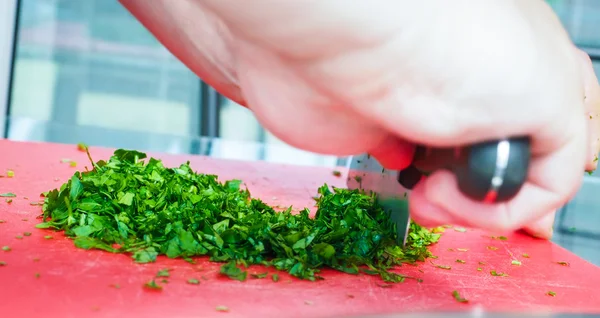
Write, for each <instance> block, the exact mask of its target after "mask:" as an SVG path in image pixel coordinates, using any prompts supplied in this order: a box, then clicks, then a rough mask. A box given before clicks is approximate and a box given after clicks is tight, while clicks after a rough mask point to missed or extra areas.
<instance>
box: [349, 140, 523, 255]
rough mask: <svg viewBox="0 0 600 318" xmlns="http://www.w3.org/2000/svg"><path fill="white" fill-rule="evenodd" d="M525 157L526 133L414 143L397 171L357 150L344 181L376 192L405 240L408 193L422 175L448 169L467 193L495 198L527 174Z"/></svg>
mask: <svg viewBox="0 0 600 318" xmlns="http://www.w3.org/2000/svg"><path fill="white" fill-rule="evenodd" d="M530 160H531V145H530V139H529V137H516V138H509V139H501V140H496V141H485V142H480V143H476V144H472V145H470V146H467V147H456V148H429V147H425V146H417V148H416V150H415V154H414V157H413V161H412V164H411V165H410V166H409V167H408V168H406V169H403V170H400V171H399V170H389V169H385V168H384V167H383V166H382V165H381V164H380V163H379V162H378V161H377V159H375V158H374V157H372V156H370V155H369V154H361V155H357V156H353V157H351V158H350V160H349V161H348V179H347V187H348V188H349V189H361V190H363V191H365V193H367V194H373V193H374V194H375V195H376V200H377V202H378V203H379V204H380V205H381V206H382V207H383V209H384V210H385V211H386V212H387V213H388V214H389V216H390V219H391V221H392V222H393V223H395V225H396V232H397V242H398V244H399V245H401V246H404V244H405V243H406V236H407V235H408V230H409V228H410V214H409V209H408V195H409V193H410V190H412V189H413V188H414V187H415V186H416V185H417V184H418V183H419V181H420V180H422V179H423V178H425V177H426V176H427V175H429V174H430V173H432V172H434V171H436V170H439V169H446V170H449V171H451V172H453V173H454V174H455V176H456V178H457V182H458V188H459V190H460V191H461V193H463V194H464V195H465V196H466V197H468V198H470V199H472V200H475V201H478V202H484V203H490V204H491V203H499V202H505V201H508V200H510V199H512V198H513V197H514V196H515V195H517V193H518V192H519V190H520V189H521V187H522V186H523V183H524V182H525V180H526V179H527V173H528V171H529V163H530Z"/></svg>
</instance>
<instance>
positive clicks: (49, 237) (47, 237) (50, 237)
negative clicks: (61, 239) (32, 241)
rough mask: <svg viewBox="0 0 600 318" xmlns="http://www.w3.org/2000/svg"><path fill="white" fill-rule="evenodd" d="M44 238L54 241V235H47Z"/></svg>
mask: <svg viewBox="0 0 600 318" xmlns="http://www.w3.org/2000/svg"><path fill="white" fill-rule="evenodd" d="M44 238H45V239H47V240H51V239H53V237H52V235H45V236H44Z"/></svg>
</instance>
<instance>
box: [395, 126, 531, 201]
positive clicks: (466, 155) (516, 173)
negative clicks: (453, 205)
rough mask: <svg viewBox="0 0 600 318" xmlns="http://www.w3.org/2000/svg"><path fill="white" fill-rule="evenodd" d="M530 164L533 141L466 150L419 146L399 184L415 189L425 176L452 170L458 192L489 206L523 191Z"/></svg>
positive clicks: (502, 142) (522, 139)
mask: <svg viewBox="0 0 600 318" xmlns="http://www.w3.org/2000/svg"><path fill="white" fill-rule="evenodd" d="M530 160H531V144H530V139H529V137H517V138H510V139H503V140H497V141H487V142H481V143H477V144H473V145H471V146H469V147H466V148H448V149H446V148H426V147H422V146H419V147H417V150H416V152H415V156H414V159H413V164H412V166H411V167H409V168H407V169H405V170H402V171H400V173H399V175H398V181H399V182H400V183H401V184H402V186H404V187H405V188H407V189H412V188H413V187H414V186H415V185H416V183H418V181H419V180H420V179H421V178H422V175H426V174H428V173H431V172H433V171H435V170H438V169H448V170H451V171H452V172H453V173H454V174H455V175H456V178H457V180H458V188H459V189H460V191H461V192H462V193H463V194H464V195H465V196H467V197H469V198H471V199H473V200H477V201H483V202H489V203H491V202H504V201H508V200H510V199H512V198H513V197H514V196H515V195H517V193H518V192H519V190H521V187H522V186H523V184H524V183H525V180H526V179H527V173H528V171H529V163H530Z"/></svg>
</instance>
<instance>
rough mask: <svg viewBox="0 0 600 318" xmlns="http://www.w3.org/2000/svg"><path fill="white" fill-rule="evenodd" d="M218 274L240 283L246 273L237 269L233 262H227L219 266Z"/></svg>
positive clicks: (244, 278)
mask: <svg viewBox="0 0 600 318" xmlns="http://www.w3.org/2000/svg"><path fill="white" fill-rule="evenodd" d="M220 273H221V274H222V275H226V276H227V277H229V278H231V279H235V280H239V281H241V282H243V281H245V280H246V277H247V275H248V272H247V271H245V270H243V269H241V268H239V267H237V265H236V264H235V261H231V262H228V263H227V264H225V265H222V266H221V270H220Z"/></svg>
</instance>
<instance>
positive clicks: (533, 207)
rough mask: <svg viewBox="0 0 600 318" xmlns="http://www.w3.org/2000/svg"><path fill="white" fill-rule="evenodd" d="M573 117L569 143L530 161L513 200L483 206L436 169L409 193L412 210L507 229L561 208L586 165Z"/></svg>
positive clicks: (581, 129)
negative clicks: (441, 213) (443, 213)
mask: <svg viewBox="0 0 600 318" xmlns="http://www.w3.org/2000/svg"><path fill="white" fill-rule="evenodd" d="M572 117H573V120H574V122H573V124H571V125H568V126H567V127H569V128H570V130H567V133H566V135H567V138H568V139H567V140H568V142H567V143H566V144H565V145H563V146H562V147H560V148H559V149H558V150H557V151H556V152H554V153H552V154H548V155H545V156H541V157H537V158H533V159H532V162H531V167H530V171H529V176H528V181H527V182H526V183H525V184H524V185H523V187H522V188H521V190H520V192H519V193H518V194H517V195H516V196H515V197H514V198H513V199H512V200H511V201H509V202H506V203H502V204H484V203H481V202H476V201H473V200H470V199H468V198H467V197H465V196H464V195H463V194H462V193H460V191H459V190H458V187H457V182H456V177H455V176H454V175H453V174H452V173H450V172H448V171H437V172H435V173H433V174H432V175H430V176H429V177H428V178H426V179H425V180H423V181H422V182H421V183H419V184H418V185H417V186H416V188H415V190H414V191H413V193H412V194H411V205H413V206H412V210H414V211H417V213H421V212H420V210H421V209H424V210H427V209H430V207H429V206H428V205H429V204H432V205H434V206H437V207H438V208H440V209H442V210H445V211H446V212H448V213H449V214H450V215H451V217H452V218H453V219H455V220H457V221H462V222H463V223H466V224H468V225H469V226H473V227H482V228H486V229H488V230H497V231H508V230H517V229H519V228H521V227H522V226H524V225H525V224H529V223H532V222H534V221H535V220H538V219H540V218H541V217H542V216H544V214H546V213H548V211H553V210H555V209H557V208H559V207H560V206H562V205H563V204H565V203H566V202H567V201H568V200H569V199H570V198H571V197H572V196H573V195H574V194H575V193H576V191H577V190H578V189H579V186H580V183H581V179H582V178H583V175H582V173H581V171H582V170H583V168H584V166H585V149H586V142H587V139H586V131H585V129H586V128H585V126H584V125H583V121H584V118H582V117H581V116H575V115H574V116H572ZM576 117H579V118H576ZM424 202H426V203H427V204H424Z"/></svg>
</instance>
